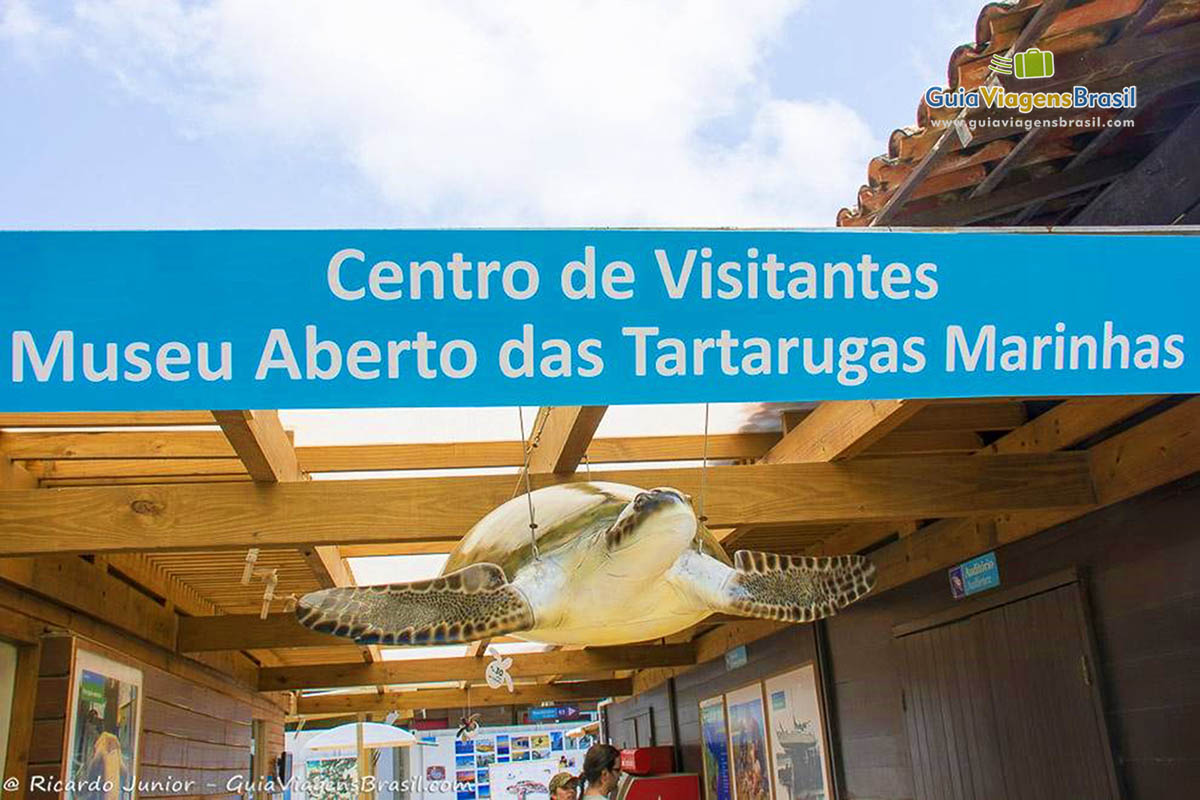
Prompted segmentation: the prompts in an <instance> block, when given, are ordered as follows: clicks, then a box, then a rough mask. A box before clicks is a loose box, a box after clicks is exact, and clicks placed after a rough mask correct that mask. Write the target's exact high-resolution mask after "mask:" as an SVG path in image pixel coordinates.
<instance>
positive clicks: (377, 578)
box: [346, 553, 449, 586]
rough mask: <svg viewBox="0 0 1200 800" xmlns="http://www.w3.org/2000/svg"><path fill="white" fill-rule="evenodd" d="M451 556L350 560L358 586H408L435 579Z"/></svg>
mask: <svg viewBox="0 0 1200 800" xmlns="http://www.w3.org/2000/svg"><path fill="white" fill-rule="evenodd" d="M448 557H449V555H448V554H446V553H430V554H421V555H411V556H356V557H354V558H347V559H346V563H347V564H348V565H349V567H350V574H351V575H353V576H354V582H355V583H356V584H358V585H359V586H375V585H377V584H380V583H407V582H408V581H421V580H425V579H426V578H436V577H437V576H438V575H439V574H441V571H442V566H443V565H445V563H446V559H447V558H448Z"/></svg>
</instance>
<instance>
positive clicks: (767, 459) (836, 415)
mask: <svg viewBox="0 0 1200 800" xmlns="http://www.w3.org/2000/svg"><path fill="white" fill-rule="evenodd" d="M923 405H924V404H923V403H922V402H921V401H918V400H850V401H839V402H827V403H822V404H821V405H819V406H817V408H816V410H814V411H813V412H812V413H811V414H809V415H808V416H807V417H805V418H804V419H803V420H801V421H800V423H799V424H797V425H795V426H794V427H792V428H791V429H790V430H789V431H788V432H787V435H786V436H784V437H783V439H781V440H780V441H779V444H777V445H775V446H774V447H772V448H771V449H770V451H768V452H767V454H766V455H765V456H763V458H762V460H763V463H766V464H796V463H806V462H820V461H840V460H842V459H845V458H850V457H851V456H855V455H857V454H859V453H861V452H862V451H864V450H866V449H867V448H868V447H870V446H871V445H873V444H875V443H876V442H878V441H879V440H880V439H882V438H883V437H884V436H885V435H887V434H888V433H890V432H891V431H893V430H895V429H896V428H897V427H899V426H900V425H901V424H902V423H904V422H905V421H906V420H908V419H910V418H911V417H912V416H913V415H914V414H915V413H917V411H919V410H920V409H921V408H922V406H923Z"/></svg>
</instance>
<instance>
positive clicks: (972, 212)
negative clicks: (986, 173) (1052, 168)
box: [896, 155, 1137, 227]
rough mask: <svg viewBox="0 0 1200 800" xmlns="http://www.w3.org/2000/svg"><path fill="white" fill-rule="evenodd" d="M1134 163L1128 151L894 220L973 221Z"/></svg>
mask: <svg viewBox="0 0 1200 800" xmlns="http://www.w3.org/2000/svg"><path fill="white" fill-rule="evenodd" d="M1136 164H1137V161H1136V159H1133V158H1132V157H1130V156H1128V155H1121V156H1115V157H1113V158H1109V159H1105V160H1104V161H1095V162H1092V163H1091V164H1087V165H1086V166H1082V167H1079V168H1078V169H1073V170H1071V171H1070V172H1057V173H1055V174H1053V175H1050V176H1048V177H1045V178H1038V179H1035V180H1031V181H1027V182H1025V183H1022V184H1019V185H1017V186H1010V187H1007V188H1004V189H997V190H996V191H994V192H992V193H991V194H989V195H985V196H983V197H976V198H974V199H972V200H959V201H956V202H953V203H947V204H945V205H942V206H937V207H935V208H930V209H926V210H924V211H915V212H912V213H905V214H902V215H901V216H900V217H899V218H898V219H897V220H896V223H897V224H903V225H905V226H910V227H928V226H937V225H969V224H971V223H972V222H979V221H980V220H984V219H988V218H989V217H995V216H998V215H1000V214H1006V213H1008V212H1010V211H1019V210H1020V209H1022V208H1024V207H1025V206H1026V205H1028V204H1029V203H1033V202H1035V201H1046V200H1053V199H1055V198H1058V197H1065V196H1066V195H1069V194H1075V193H1076V192H1081V191H1083V190H1085V189H1091V188H1093V187H1096V186H1103V185H1105V184H1107V183H1111V182H1113V181H1114V180H1116V179H1117V178H1118V177H1120V176H1121V175H1124V174H1125V173H1126V172H1128V171H1129V170H1130V169H1132V168H1133V167H1134V166H1135V165H1136Z"/></svg>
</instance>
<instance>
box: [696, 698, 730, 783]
mask: <svg viewBox="0 0 1200 800" xmlns="http://www.w3.org/2000/svg"><path fill="white" fill-rule="evenodd" d="M700 746H701V748H702V750H703V753H702V761H703V772H704V800H732V796H733V795H732V788H731V786H730V782H729V726H728V725H726V723H725V696H724V695H717V696H716V697H710V698H708V699H707V700H701V701H700Z"/></svg>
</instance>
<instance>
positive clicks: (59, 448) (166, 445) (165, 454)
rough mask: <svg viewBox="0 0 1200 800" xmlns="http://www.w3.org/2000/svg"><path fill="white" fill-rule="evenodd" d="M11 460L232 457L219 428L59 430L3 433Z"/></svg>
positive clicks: (232, 453)
mask: <svg viewBox="0 0 1200 800" xmlns="http://www.w3.org/2000/svg"><path fill="white" fill-rule="evenodd" d="M3 439H4V443H5V449H6V450H7V451H8V453H9V456H10V457H11V458H13V459H17V460H21V459H35V460H56V461H57V460H65V459H74V458H234V457H236V456H237V453H235V452H234V449H233V447H232V446H231V445H230V444H229V440H228V439H226V438H225V434H223V433H222V432H221V431H163V430H154V429H148V430H137V431H58V432H53V433H48V432H36V433H5V434H3Z"/></svg>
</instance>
